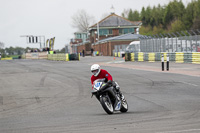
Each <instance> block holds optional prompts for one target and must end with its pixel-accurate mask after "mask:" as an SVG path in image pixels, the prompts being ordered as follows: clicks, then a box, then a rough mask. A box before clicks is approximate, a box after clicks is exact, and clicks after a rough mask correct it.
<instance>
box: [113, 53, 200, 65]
mask: <svg viewBox="0 0 200 133" xmlns="http://www.w3.org/2000/svg"><path fill="white" fill-rule="evenodd" d="M117 55H118V54H117V53H115V56H116V57H119V56H117ZM162 55H164V60H165V61H167V56H169V61H174V62H176V63H194V64H200V52H192V53H183V52H176V53H167V52H161V53H159V52H156V53H144V52H138V53H126V54H125V61H139V62H140V61H141V62H142V61H148V62H155V61H161V57H162Z"/></svg>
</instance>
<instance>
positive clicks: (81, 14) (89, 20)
mask: <svg viewBox="0 0 200 133" xmlns="http://www.w3.org/2000/svg"><path fill="white" fill-rule="evenodd" d="M93 23H94V17H93V16H90V15H89V14H88V13H87V12H86V11H85V10H79V11H78V12H77V13H76V14H75V15H73V16H72V26H73V27H74V28H77V29H78V31H80V32H87V30H88V28H89V26H91V25H92V24H93Z"/></svg>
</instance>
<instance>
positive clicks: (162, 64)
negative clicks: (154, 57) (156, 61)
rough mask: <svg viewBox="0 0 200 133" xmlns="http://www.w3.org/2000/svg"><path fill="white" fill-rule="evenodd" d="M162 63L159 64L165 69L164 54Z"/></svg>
mask: <svg viewBox="0 0 200 133" xmlns="http://www.w3.org/2000/svg"><path fill="white" fill-rule="evenodd" d="M161 61H162V63H161V66H162V71H164V70H165V66H164V54H162V60H161Z"/></svg>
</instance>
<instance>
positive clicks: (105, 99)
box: [100, 96, 114, 114]
mask: <svg viewBox="0 0 200 133" xmlns="http://www.w3.org/2000/svg"><path fill="white" fill-rule="evenodd" d="M100 102H101V105H102V107H103V109H104V110H105V111H106V113H108V114H113V112H114V109H113V105H112V102H111V100H110V98H109V96H101V97H100Z"/></svg>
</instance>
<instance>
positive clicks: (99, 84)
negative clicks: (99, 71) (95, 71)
mask: <svg viewBox="0 0 200 133" xmlns="http://www.w3.org/2000/svg"><path fill="white" fill-rule="evenodd" d="M101 85H102V82H97V83H95V85H94V89H96V90H99V89H100V87H101Z"/></svg>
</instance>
